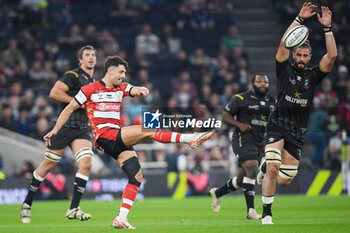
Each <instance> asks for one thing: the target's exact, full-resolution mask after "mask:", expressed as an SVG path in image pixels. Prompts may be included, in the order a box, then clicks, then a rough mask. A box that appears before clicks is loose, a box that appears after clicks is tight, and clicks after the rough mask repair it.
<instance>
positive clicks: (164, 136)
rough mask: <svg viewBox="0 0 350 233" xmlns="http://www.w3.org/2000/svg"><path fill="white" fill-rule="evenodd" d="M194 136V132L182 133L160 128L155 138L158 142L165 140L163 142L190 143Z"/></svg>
mask: <svg viewBox="0 0 350 233" xmlns="http://www.w3.org/2000/svg"><path fill="white" fill-rule="evenodd" d="M193 138H194V134H181V133H175V132H171V131H167V130H160V129H158V130H157V131H156V133H155V134H154V140H156V141H158V142H163V143H169V142H176V143H179V142H184V143H189V142H191V141H192V140H193Z"/></svg>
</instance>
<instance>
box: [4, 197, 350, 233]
mask: <svg viewBox="0 0 350 233" xmlns="http://www.w3.org/2000/svg"><path fill="white" fill-rule="evenodd" d="M210 202H211V198H210V197H193V198H187V199H183V200H173V199H170V198H147V199H145V200H143V201H136V202H135V203H134V206H133V208H132V210H131V212H130V215H129V221H130V223H131V224H132V225H133V226H135V227H136V228H137V229H136V231H137V232H161V233H168V232H169V233H171V232H174V233H175V232H176V233H178V232H181V233H182V232H196V233H206V232H208V233H209V232H210V233H212V232H220V233H222V232H242V233H243V232H244V233H245V232H254V233H261V232H269V233H272V232H278V233H287V232H307V233H311V232H317V233H320V232H322V233H323V232H327V233H328V232H330V233H333V232H350V197H348V196H340V197H328V196H318V197H306V196H304V195H278V196H276V197H275V202H274V204H273V214H274V216H273V221H274V223H275V224H274V225H261V224H260V220H247V219H246V218H245V211H246V210H245V203H244V202H245V201H244V198H243V196H226V197H223V198H222V200H221V212H220V213H219V214H214V213H213V212H212V210H211V208H210ZM255 203H256V207H257V210H258V212H259V213H261V212H262V207H261V197H260V196H258V197H256V201H255ZM119 205H120V201H119V200H116V201H113V202H96V201H92V200H83V201H82V202H81V207H82V208H83V209H84V210H85V211H86V212H88V213H91V214H92V219H91V220H90V221H87V222H80V221H78V220H70V221H69V220H66V219H65V213H66V210H67V208H68V206H69V202H68V201H46V202H43V201H37V202H35V203H34V204H33V207H32V222H31V223H30V224H23V223H22V222H21V220H20V218H19V215H20V208H21V205H19V204H17V205H0V232H1V233H7V232H16V233H17V232H18V233H24V232H25V233H27V232H34V233H46V232H50V233H55V232H63V233H66V232H74V233H77V232H83V233H89V232H99V233H100V232H102V233H104V232H115V231H121V230H118V229H114V228H113V227H112V221H113V219H114V217H115V215H116V214H117V211H118V209H119ZM123 231H125V230H123Z"/></svg>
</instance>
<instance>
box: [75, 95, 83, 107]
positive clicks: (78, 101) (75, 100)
mask: <svg viewBox="0 0 350 233" xmlns="http://www.w3.org/2000/svg"><path fill="white" fill-rule="evenodd" d="M73 99H74V100H75V102H77V103H78V104H79V105H80V106H82V105H83V104H81V103H79V101H78V100H77V98H75V97H74V98H73Z"/></svg>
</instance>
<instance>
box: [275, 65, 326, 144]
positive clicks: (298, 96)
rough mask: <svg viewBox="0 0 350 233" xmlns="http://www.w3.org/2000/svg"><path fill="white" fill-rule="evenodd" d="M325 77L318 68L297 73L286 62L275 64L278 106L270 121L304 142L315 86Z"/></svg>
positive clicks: (297, 70) (296, 70) (297, 71)
mask: <svg viewBox="0 0 350 233" xmlns="http://www.w3.org/2000/svg"><path fill="white" fill-rule="evenodd" d="M327 74H328V73H326V72H323V71H321V68H320V67H319V66H314V67H312V68H307V69H305V70H299V69H297V68H295V67H294V66H293V65H292V64H291V63H290V62H289V60H286V61H284V62H279V61H277V60H276V75H277V95H278V96H277V98H278V99H277V106H276V109H275V111H274V112H273V113H272V114H271V118H270V121H271V122H272V123H274V124H276V125H277V126H279V127H281V128H282V129H284V130H287V131H289V132H290V133H291V134H292V135H293V136H294V137H296V138H298V139H303V137H304V135H305V133H306V130H307V124H308V120H309V114H310V110H311V107H312V104H313V103H312V102H313V98H314V92H315V88H316V86H317V85H318V84H319V83H320V82H321V81H322V79H323V78H324V77H325V76H326V75H327Z"/></svg>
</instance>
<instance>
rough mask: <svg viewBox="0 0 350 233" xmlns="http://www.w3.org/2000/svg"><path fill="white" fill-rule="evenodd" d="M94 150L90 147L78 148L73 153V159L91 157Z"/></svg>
mask: <svg viewBox="0 0 350 233" xmlns="http://www.w3.org/2000/svg"><path fill="white" fill-rule="evenodd" d="M93 154H94V152H92V150H91V148H89V147H85V148H82V149H80V150H79V151H78V152H77V153H76V154H75V159H76V160H77V161H79V160H81V159H82V158H85V157H92V156H93Z"/></svg>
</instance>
